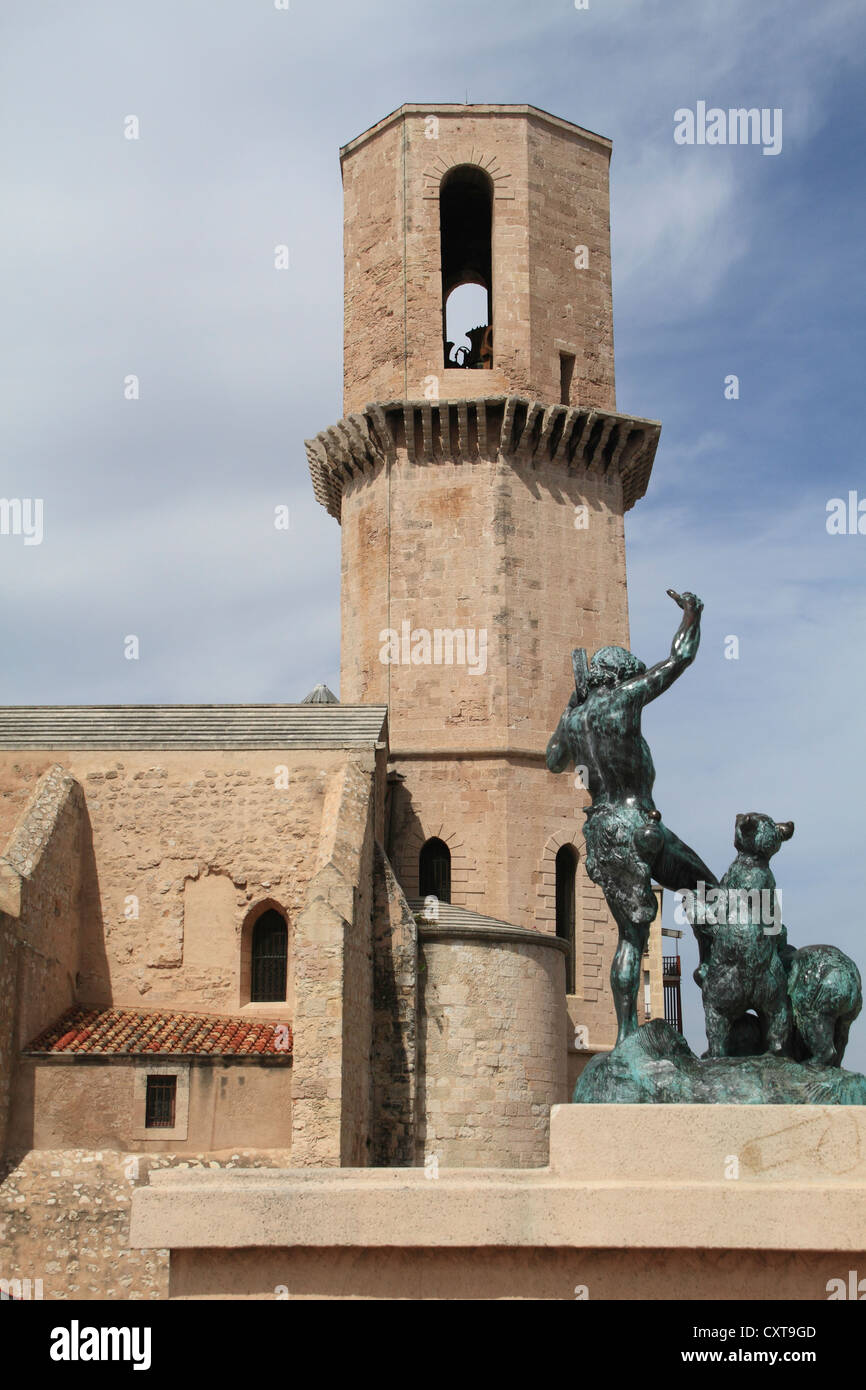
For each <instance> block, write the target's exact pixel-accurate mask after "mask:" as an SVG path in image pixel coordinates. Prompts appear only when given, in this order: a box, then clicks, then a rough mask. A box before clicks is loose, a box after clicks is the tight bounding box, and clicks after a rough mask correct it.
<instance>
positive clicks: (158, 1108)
mask: <svg viewBox="0 0 866 1390" xmlns="http://www.w3.org/2000/svg"><path fill="white" fill-rule="evenodd" d="M176 1099H177V1077H176V1076H149V1077H148V1078H147V1100H146V1102H145V1110H144V1124H145V1128H146V1129H173V1128H174V1115H175V1101H176Z"/></svg>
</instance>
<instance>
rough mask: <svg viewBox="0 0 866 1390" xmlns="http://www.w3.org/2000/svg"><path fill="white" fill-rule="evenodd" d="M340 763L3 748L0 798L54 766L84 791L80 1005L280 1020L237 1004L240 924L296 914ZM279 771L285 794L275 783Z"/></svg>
mask: <svg viewBox="0 0 866 1390" xmlns="http://www.w3.org/2000/svg"><path fill="white" fill-rule="evenodd" d="M346 756H347V755H346V754H345V753H343V752H341V751H339V750H327V751H321V752H294V753H292V752H287V751H285V750H273V751H248V750H243V751H220V750H211V751H206V752H179V751H174V750H172V751H157V752H117V753H110V752H78V751H76V752H64V753H58V752H52V753H44V754H40V753H0V788H2V789H3V795H4V796H9V797H11V798H13V799H14V797H15V796H16V794H17V791H18V789H19V788H20V786H21V785H24V784H28V783H30V782H32V779H33V777H34V776H35V775H38V774H39V773H40V772H41V771H43V770H44V769H45V768H46V767H47V766H49V765H50V764H51V763H52V762H55V761H61V762H62V763H63V765H64V767H66V768H67V769H68V770H69V771H70V772H71V773H72V774H73V775H74V776H75V777H76V778H77V780H78V781H79V782H80V783H81V785H82V787H83V788H84V791H85V795H86V802H87V815H88V817H89V821H90V828H91V834H92V854H93V860H94V863H95V867H96V870H97V872H98V880H99V897H98V900H94V901H92V902H90V904H89V911H88V914H87V921H86V922H85V933H84V940H83V947H82V959H81V961H80V966H79V969H80V973H81V979H80V982H79V990H78V997H79V999H80V1000H81V1001H83V1002H87V1003H95V1004H102V1003H109V1002H111V1003H114V1004H116V1005H118V1006H129V1007H135V1006H137V1005H142V1006H144V1007H146V1008H173V1009H178V1010H183V1009H198V1010H202V1011H205V1012H207V1011H211V1012H226V1013H234V1012H237V1011H238V1010H239V1009H241V1008H242V1007H243V1008H244V1009H245V1010H251V1011H253V1012H256V1011H257V1012H258V1013H260V1014H262V1013H266V1014H268V1015H269V1016H270V1015H273V1016H274V1018H275V1021H278V1022H279V1021H285V1022H289V1023H290V1022H291V1021H292V1020H291V1019H285V1020H283V1019H282V1018H281V1017H278V1013H279V1010H277V1013H275V1012H274V1008H273V1007H270V1008H269V1007H268V1006H265V1007H264V1008H263V1007H262V1006H260V1005H256V1006H250V1005H248V1004H247V1003H246V1001H245V1000H244V999H243V998H242V990H241V932H242V927H243V924H244V922H245V920H246V919H247V916H248V914H249V912H250V910H251V909H252V908H254V907H255V906H256V905H257V904H260V903H262V902H264V901H269V902H272V903H275V904H276V905H278V906H279V907H280V908H281V909H282V910H283V911H284V912H285V913H286V915H287V917H288V919H289V925H290V927H291V925H292V924H293V922H294V920H295V919H296V917H297V916H298V914H299V913H300V912H301V910H302V908H303V905H304V903H305V900H306V893H307V887H308V884H309V882H310V879H311V877H312V874H313V872H314V864H315V856H316V853H317V851H318V846H319V841H320V835H321V832H322V815H323V806H324V800H325V793H326V789H327V787H328V784H329V781H330V780H332V779H333V778H334V776H335V775H337V774H339V771H340V769H341V767H342V766H343V764H344V763H345V760H346ZM281 767H285V768H287V769H288V779H287V780H288V786H286V787H283V786H281V785H277V781H278V780H280V779H279V772H278V769H279V768H281ZM282 780H285V778H283V779H282ZM202 890H204V895H205V897H206V899H207V901H206V902H202V901H201V893H202ZM215 890H216V891H215ZM204 909H206V910H204ZM69 1002H71V1000H70V1001H69ZM60 1011H61V1010H60V1008H59V1007H58V1008H57V1009H56V1010H55V1016H56V1014H57V1013H59V1012H60ZM285 1012H286V1010H285V1008H284V1009H283V1013H285ZM51 1021H52V1020H51V1019H49V1018H45V1019H44V1023H48V1022H51ZM34 1031H35V1030H34ZM31 1035H32V1034H31Z"/></svg>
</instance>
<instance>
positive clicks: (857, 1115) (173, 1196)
mask: <svg viewBox="0 0 866 1390" xmlns="http://www.w3.org/2000/svg"><path fill="white" fill-rule="evenodd" d="M130 1243H131V1245H133V1246H136V1247H139V1246H141V1247H150V1246H155V1247H169V1248H170V1249H171V1296H172V1297H174V1298H208V1297H219V1298H232V1297H234V1298H274V1297H277V1298H286V1297H289V1298H304V1297H310V1298H411V1299H419V1298H433V1299H454V1298H457V1299H467V1298H470V1299H471V1298H483V1299H491V1298H533V1299H537V1298H562V1299H573V1298H575V1297H580V1298H585V1297H588V1298H590V1299H673V1300H676V1299H687V1298H702V1299H725V1298H736V1299H740V1298H746V1299H804V1300H824V1299H826V1298H827V1297H828V1285H830V1288H831V1289H833V1288H837V1287H838V1285H834V1284H831V1281H833V1280H841V1281H844V1283H845V1285H846V1287H856V1283H857V1280H856V1279H855V1280H853V1281H852V1280H851V1279H850V1274H851V1271H855V1272H856V1274H857V1277H858V1278H859V1277H863V1276H866V1107H859V1106H849V1107H830V1106H828V1107H819V1106H797V1107H791V1108H788V1107H783V1106H777V1105H770V1106H735V1105H719V1106H678V1105H670V1106H665V1105H661V1106H641V1105H634V1106H628V1105H611V1106H574V1105H562V1106H555V1107H554V1108H553V1111H552V1113H551V1146H550V1166H549V1167H548V1168H542V1169H523V1170H509V1169H442V1168H440V1169H439V1172H438V1176H434V1175H432V1174H430V1173H428V1172H427V1171H425V1170H423V1169H418V1168H410V1169H400V1168H381V1169H347V1168H344V1169H329V1170H325V1169H289V1170H264V1169H259V1170H255V1171H253V1170H235V1171H233V1172H225V1171H222V1172H221V1171H217V1170H212V1171H210V1172H205V1173H202V1172H197V1173H193V1172H190V1171H183V1172H181V1171H178V1170H171V1169H169V1170H165V1171H162V1172H155V1173H152V1174H151V1180H150V1186H149V1187H147V1188H140V1189H138V1190H137V1191H136V1192H135V1194H134V1196H133V1204H132V1227H131V1236H130Z"/></svg>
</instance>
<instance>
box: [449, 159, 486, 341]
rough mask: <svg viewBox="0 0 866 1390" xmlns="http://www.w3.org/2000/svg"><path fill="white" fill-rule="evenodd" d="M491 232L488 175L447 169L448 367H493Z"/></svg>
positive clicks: (470, 167) (471, 167)
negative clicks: (474, 290)
mask: <svg viewBox="0 0 866 1390" xmlns="http://www.w3.org/2000/svg"><path fill="white" fill-rule="evenodd" d="M492 231H493V183H492V181H491V179H490V175H489V174H487V173H485V171H484V170H483V169H481V168H479V166H478V165H477V164H458V165H457V167H456V168H454V169H449V170H448V173H447V174H446V175H445V177H444V178H443V180H442V183H441V185H440V188H439V234H440V241H441V252H442V336H443V339H444V343H445V366H446V367H492V366H493V254H492V250H491V245H492V240H491V238H492ZM470 286H477V287H480V288H479V291H477V292H473V291H471V290H468V287H470ZM455 291H457V293H456V294H455ZM467 291H468V292H467Z"/></svg>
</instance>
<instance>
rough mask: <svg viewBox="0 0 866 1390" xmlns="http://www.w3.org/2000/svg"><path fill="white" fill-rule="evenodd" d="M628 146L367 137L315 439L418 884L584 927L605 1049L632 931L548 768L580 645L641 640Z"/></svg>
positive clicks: (580, 944) (400, 862) (353, 186)
mask: <svg viewBox="0 0 866 1390" xmlns="http://www.w3.org/2000/svg"><path fill="white" fill-rule="evenodd" d="M610 152H611V145H610V141H608V140H606V139H604V138H603V137H602V136H599V135H594V134H592V133H591V132H590V131H586V130H582V129H580V128H579V127H578V126H575V125H572V124H570V123H569V122H568V121H563V120H560V119H558V118H557V117H555V116H551V115H548V114H547V113H546V112H544V111H540V110H537V109H536V108H534V107H531V106H485V105H478V106H457V105H446V106H403V107H401V108H400V109H399V110H398V111H395V112H393V113H392V114H391V115H389V116H387V117H385V119H384V120H382V121H380V122H379V123H378V124H377V125H375V126H373V127H372V128H371V129H370V130H368V131H366V132H365V133H364V134H363V135H360V136H358V138H357V139H355V140H353V141H351V142H350V143H349V144H348V145H346V146H345V147H344V148H343V150H342V151H341V164H342V172H343V187H344V198H345V222H344V255H345V343H344V412H345V413H344V418H343V419H342V420H340V421H338V422H337V423H336V424H334V425H332V426H331V427H330V428H328V429H325V430H323V431H322V432H321V433H320V434H318V435H317V436H316V438H315V439H312V440H309V441H308V442H307V452H308V457H309V461H310V470H311V474H312V479H313V486H314V489H315V493H316V496H317V498H318V499H319V501H320V502H321V503H322V504H323V505H324V506H325V507H326V508H327V510H328V511H329V512H330V513H331V515H332V516H334V517H336V518H337V519H338V520H339V521H340V522H341V524H342V557H343V558H342V658H341V689H340V699H341V701H342V702H344V703H351V704H362V703H363V704H368V703H387V705H388V708H389V712H390V738H391V769H392V778H391V780H392V786H393V797H392V808H391V817H390V834H389V843H388V846H387V849H388V852H389V854H390V855H391V858H392V862H393V864H394V868H395V871H396V873H397V876H398V879H399V881H400V884H401V886H402V887H403V890H404V892H405V893H406V895H407V896H408V897H409V898H410V899H415V898H418V897H419V896H421V895H423V894H424V893H425V892H428V891H434V890H435V887H436V885H439V886H440V887H441V888H442V889H443V890H444V891H442V892H441V893H440V896H443V897H444V896H446V893H447V895H448V896H449V897H450V901H451V903H452V904H453V905H454V906H455V908H461V909H464V910H465V909H471V910H472V911H474V912H476V913H480V914H483V915H484V916H485V917H487V918H493V919H498V921H499V922H500V923H507V924H512V925H513V926H515V927H519V928H526V929H530V930H534V931H538V932H542V933H550V934H554V933H556V932H557V923H558V921H559V928H560V934H561V935H564V934H565V933H566V930H567V929H566V928H564V927H563V922H564V920H565V919H566V918H567V917H568V915H569V913H570V914H571V918H572V921H573V924H574V928H573V929H574V946H573V948H572V954H571V959H570V962H569V974H570V975H571V976H572V978H571V979H570V981H569V986H568V987H569V994H570V995H571V996H573V998H572V999H570V1004H569V1006H570V1009H571V1012H572V1018H573V1020H576V1021H582V1022H584V1023H585V1024H586V1025H587V1027H588V1028H589V1032H590V1035H591V1037H592V1038H593V1040H594V1041H595V1040H597V1041H609V1040H612V1035H613V1012H612V1008H611V1007H610V1004H609V999H608V994H607V987H606V985H607V982H606V974H607V967H608V965H609V959H610V953H611V951H612V949H613V941H614V939H615V933H614V932H613V928H612V925H611V924H610V922H609V920H608V916H607V912H606V909H605V906H604V902H603V899H602V897H601V894H600V892H599V891H598V890H597V889H596V888H595V887H594V885H593V884H592V883H591V882H590V881H589V879H588V878H587V876H586V874H585V871H584V867H583V852H584V849H583V838H582V827H583V815H582V813H581V807H582V805H583V804H584V803H585V800H586V797H585V794H584V793H583V792H582V791H581V790H580V788H579V787H575V785H574V782H573V780H572V779H571V778H569V777H552V776H551V775H550V774H549V773H548V772H547V770H546V767H545V761H544V753H545V747H546V744H547V740H548V738H549V736H550V733H551V732H552V730H553V729H554V728H555V726H556V723H557V720H558V718H559V715H560V713H561V712H562V709H563V706H564V704H565V702H566V700H567V698H568V695H569V692H570V690H571V688H572V676H571V664H570V652H571V649H572V647H574V646H577V645H582V646H585V647H586V648H587V649H588V650H589V652H590V653H591V652H592V651H594V650H595V649H596V648H597V647H600V646H603V645H605V644H607V643H619V644H623V645H627V643H628V639H629V634H628V609H627V596H626V570H625V545H624V527H623V515H624V512H625V511H627V510H628V508H630V507H631V506H633V505H634V503H635V502H636V501H637V499H638V498H640V497H641V496H643V494H644V492H645V491H646V487H647V482H648V479H649V474H650V469H651V467H652V462H653V457H654V454H655V449H656V445H657V442H658V436H659V431H660V426H659V425H658V424H657V423H656V422H654V421H650V420H640V419H634V418H632V417H630V416H626V415H621V414H618V413H617V412H616V401H615V393H614V358H613V322H612V305H611V268H610V232H609V212H608V204H609V193H608V165H609V160H610ZM466 285H472V286H474V287H475V295H476V300H475V302H476V304H478V305H479V315H480V317H479V319H478V320H476V322H475V323H474V324H472V323H470V324H468V325H466V330H465V338H464V340H463V342H462V343H460V342H458V341H457V337H456V335H455V332H454V329H453V326H452V321H451V318H450V317H449V306H450V299H451V295H452V293H454V292H455V291H458V290H460V289H461V287H465V286H466ZM455 302H456V301H455ZM431 842H433V844H434V846H435V847H436V848H435V852H434V853H432V855H431V852H430V849H429V846H430V843H431ZM425 845H426V846H428V849H427V850H425V853H426V854H427V860H426V868H425V860H424V856H423V855H422V850H423V849H424V847H425ZM563 846H571V847H572V848H571V849H569V850H566V851H565V852H564V853H565V860H564V861H563V855H562V854H560V853H559V852H560V850H561V849H562V847H563ZM444 847H447V848H444ZM558 855H559V859H558V858H557V856H558ZM437 856H439V859H438V860H437ZM441 856H444V857H445V860H446V861H448V860H450V865H449V864H448V863H447V862H446V864H445V866H444V868H443V865H442V862H441ZM569 856H571V859H569ZM563 862H564V863H565V867H566V869H567V868H568V864H569V863H570V862H571V863H573V865H574V866H576V878H575V874H574V872H572V875H571V879H572V886H571V901H570V902H569V900H568V899H569V890H568V886H567V884H564V883H563V882H560V881H559V880H560V879H561V877H562V870H561V866H562V864H563ZM557 863H559V865H560V871H559V872H558V870H557ZM437 864H438V867H437ZM449 868H450V874H449ZM449 879H450V882H449ZM425 880H426V881H425ZM464 916H465V912H464ZM608 1033H610V1035H611V1037H610V1039H609V1038H608V1037H607V1034H608ZM600 1034H604V1035H605V1036H604V1037H601V1036H600Z"/></svg>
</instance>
